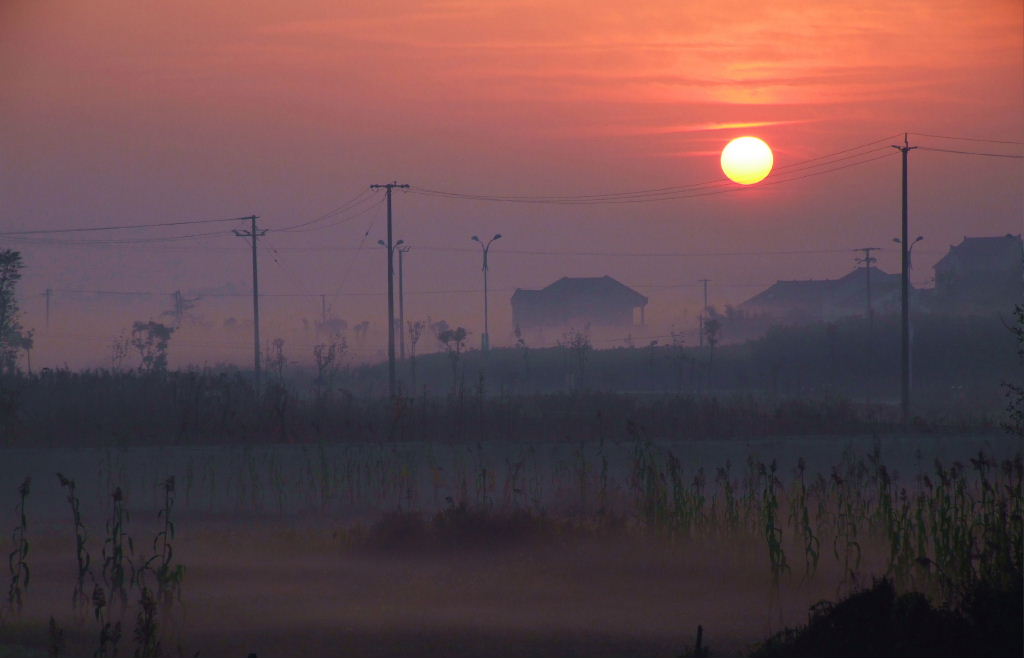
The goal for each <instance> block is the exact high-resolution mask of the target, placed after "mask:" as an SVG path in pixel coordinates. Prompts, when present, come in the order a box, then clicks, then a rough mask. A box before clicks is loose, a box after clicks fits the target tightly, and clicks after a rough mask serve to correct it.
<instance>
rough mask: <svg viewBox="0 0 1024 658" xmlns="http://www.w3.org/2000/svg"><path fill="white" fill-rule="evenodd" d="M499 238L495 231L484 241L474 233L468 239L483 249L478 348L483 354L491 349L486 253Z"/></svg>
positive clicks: (499, 234) (499, 235)
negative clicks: (482, 310) (482, 322)
mask: <svg viewBox="0 0 1024 658" xmlns="http://www.w3.org/2000/svg"><path fill="white" fill-rule="evenodd" d="M500 239H501V233H495V234H494V237H493V238H491V239H490V240H488V241H487V242H486V243H485V242H484V241H483V240H481V239H480V238H478V237H477V236H475V235H474V236H473V237H472V238H470V240H472V241H473V242H476V243H477V244H479V245H480V249H481V251H483V254H484V266H483V268H482V269H483V271H484V334H483V336H481V337H480V350H481V351H482V352H483V353H484V354H487V353H488V352H489V351H490V349H491V332H490V325H489V324H488V312H487V270H488V267H487V254H488V253H489V252H490V251H491V243H492V242H494V241H495V240H500Z"/></svg>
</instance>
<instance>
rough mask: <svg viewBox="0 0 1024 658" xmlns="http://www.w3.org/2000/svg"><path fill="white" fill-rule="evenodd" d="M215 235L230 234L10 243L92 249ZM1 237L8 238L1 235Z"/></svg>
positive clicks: (205, 233)
mask: <svg viewBox="0 0 1024 658" xmlns="http://www.w3.org/2000/svg"><path fill="white" fill-rule="evenodd" d="M214 235H220V236H227V235H229V234H228V233H226V232H224V231H206V232H204V233H189V234H186V235H168V236H163V237H152V238H128V239H109V240H63V239H60V238H56V239H54V238H22V237H17V236H16V237H12V238H9V239H8V241H9V242H18V243H22V244H38V245H57V246H92V247H114V246H120V245H137V244H150V243H156V242H175V241H178V240H192V239H195V238H205V237H210V236H214ZM0 237H7V236H5V235H3V234H0Z"/></svg>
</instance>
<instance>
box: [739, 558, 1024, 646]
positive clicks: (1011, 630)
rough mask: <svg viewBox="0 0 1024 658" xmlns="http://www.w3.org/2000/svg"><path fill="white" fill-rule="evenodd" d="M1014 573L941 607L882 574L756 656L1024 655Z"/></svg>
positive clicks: (1023, 614)
mask: <svg viewBox="0 0 1024 658" xmlns="http://www.w3.org/2000/svg"><path fill="white" fill-rule="evenodd" d="M1008 576H1010V577H1009V578H1000V579H994V578H990V579H986V580H979V581H977V582H973V583H970V584H969V585H968V586H967V587H966V588H965V590H964V591H963V592H962V593H960V596H959V600H958V601H955V602H948V603H947V604H945V605H943V606H939V607H935V606H933V605H932V603H931V601H929V599H928V597H927V596H925V595H924V594H921V593H920V592H906V593H903V594H897V591H896V588H895V587H894V586H893V583H892V581H891V580H888V579H886V578H882V579H880V580H877V581H876V582H875V583H874V585H872V586H871V587H870V588H867V589H864V590H862V591H859V592H856V593H855V594H851V595H850V596H849V597H847V598H845V599H843V600H842V601H840V602H838V603H834V604H833V603H830V602H822V603H819V604H817V605H815V606H814V607H813V608H812V609H811V618H810V621H809V622H808V624H807V625H806V626H804V627H801V628H798V629H787V630H785V631H783V632H781V633H778V634H776V635H774V636H772V637H771V638H769V639H768V640H767V641H766V642H765V643H764V644H763V645H762V646H761V647H759V648H758V649H757V650H756V651H754V652H753V653H752V654H751V656H752V658H821V657H823V656H837V657H839V656H843V657H845V656H849V657H850V658H853V657H855V656H863V657H867V658H875V657H878V658H885V657H886V656H898V657H904V656H986V657H988V656H1020V655H1022V654H1024V639H1022V638H1024V588H1022V587H1021V579H1022V577H1024V575H1022V574H1021V573H1020V572H1019V571H1018V572H1016V573H1015V574H1008Z"/></svg>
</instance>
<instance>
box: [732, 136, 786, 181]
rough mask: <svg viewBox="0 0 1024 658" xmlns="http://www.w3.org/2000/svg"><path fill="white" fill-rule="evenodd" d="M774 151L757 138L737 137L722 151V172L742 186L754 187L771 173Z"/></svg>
mask: <svg viewBox="0 0 1024 658" xmlns="http://www.w3.org/2000/svg"><path fill="white" fill-rule="evenodd" d="M774 162H775V158H774V157H773V156H772V149H771V148H770V147H769V146H768V145H767V144H765V142H764V140H762V139H758V138H757V137H737V138H736V139H734V140H732V141H731V142H729V143H728V144H726V145H725V148H724V149H722V171H724V172H725V175H726V176H728V177H729V179H730V180H732V181H734V182H736V183H739V184H740V185H753V184H754V183H758V182H760V181H762V180H764V179H765V177H766V176H767V175H768V174H769V173H770V172H771V170H772V165H773V164H774Z"/></svg>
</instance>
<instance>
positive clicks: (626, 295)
mask: <svg viewBox="0 0 1024 658" xmlns="http://www.w3.org/2000/svg"><path fill="white" fill-rule="evenodd" d="M541 297H546V298H548V299H552V298H558V299H567V298H572V297H575V298H605V299H608V298H611V299H614V300H615V301H617V302H619V303H622V304H624V305H625V304H628V305H631V306H633V307H636V306H644V305H646V304H647V298H646V297H644V296H643V295H641V294H640V293H638V292H637V291H635V290H633V289H632V288H630V287H629V286H626V285H623V284H622V283H620V282H618V281H616V280H615V279H613V278H612V277H610V276H596V277H568V276H564V277H562V278H561V279H559V280H558V281H555V282H554V283H552V284H550V285H548V286H546V287H545V288H542V289H541V290H524V289H522V288H516V291H515V293H514V294H513V295H512V299H513V301H525V300H527V299H537V298H541Z"/></svg>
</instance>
